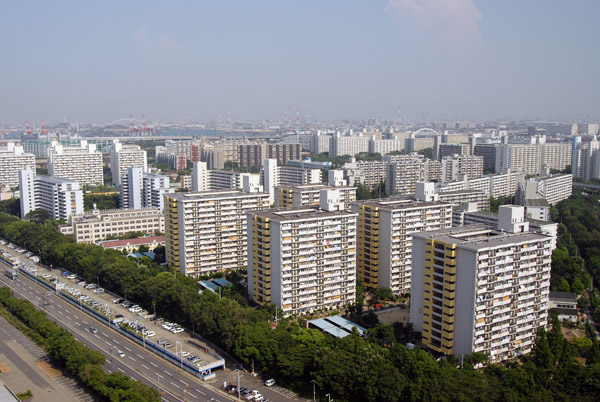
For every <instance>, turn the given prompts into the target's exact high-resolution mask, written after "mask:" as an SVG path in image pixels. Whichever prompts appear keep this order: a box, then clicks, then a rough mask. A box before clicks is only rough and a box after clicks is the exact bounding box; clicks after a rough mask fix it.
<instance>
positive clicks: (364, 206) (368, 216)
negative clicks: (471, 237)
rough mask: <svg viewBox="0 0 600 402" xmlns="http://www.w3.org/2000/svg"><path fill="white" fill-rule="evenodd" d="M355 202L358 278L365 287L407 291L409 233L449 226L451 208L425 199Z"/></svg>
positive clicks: (409, 249)
mask: <svg viewBox="0 0 600 402" xmlns="http://www.w3.org/2000/svg"><path fill="white" fill-rule="evenodd" d="M423 185H425V186H429V187H430V191H431V192H432V191H433V183H427V184H424V183H419V186H420V187H421V189H420V193H421V195H420V196H419V198H406V199H393V198H382V199H377V200H368V201H357V202H354V203H352V206H351V210H352V212H355V213H357V214H358V216H359V218H358V256H357V257H358V276H360V277H361V279H362V280H363V283H364V284H365V286H366V287H368V288H372V289H376V288H380V287H388V288H391V289H392V291H393V292H394V293H396V294H404V293H408V292H410V282H411V248H412V237H411V235H412V233H416V232H420V231H429V230H438V229H444V228H449V227H451V226H452V205H451V204H448V203H444V202H439V201H437V200H436V197H435V196H432V197H429V198H428V197H425V196H424V192H423V189H422V186H423Z"/></svg>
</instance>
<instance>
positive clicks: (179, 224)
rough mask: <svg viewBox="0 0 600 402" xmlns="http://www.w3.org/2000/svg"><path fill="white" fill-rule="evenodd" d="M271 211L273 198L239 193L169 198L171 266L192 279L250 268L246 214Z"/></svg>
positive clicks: (167, 228)
mask: <svg viewBox="0 0 600 402" xmlns="http://www.w3.org/2000/svg"><path fill="white" fill-rule="evenodd" d="M268 207H269V195H268V194H265V193H244V192H242V191H235V190H222V191H204V192H198V193H175V194H169V195H167V196H166V197H165V235H166V249H167V262H168V264H169V266H171V267H173V268H175V269H178V270H179V271H180V272H181V273H183V274H185V275H190V276H194V277H197V276H200V275H205V274H209V273H211V272H221V271H226V270H230V269H240V268H246V265H247V260H248V257H247V253H248V248H247V243H246V238H247V235H246V212H247V211H251V210H258V209H264V208H268Z"/></svg>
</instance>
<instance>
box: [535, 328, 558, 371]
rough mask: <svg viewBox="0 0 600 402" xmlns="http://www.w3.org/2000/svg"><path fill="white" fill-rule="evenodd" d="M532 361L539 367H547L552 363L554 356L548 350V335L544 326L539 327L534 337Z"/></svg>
mask: <svg viewBox="0 0 600 402" xmlns="http://www.w3.org/2000/svg"><path fill="white" fill-rule="evenodd" d="M532 355H533V362H534V363H535V365H536V366H537V367H539V368H544V369H548V368H550V367H551V366H552V364H553V363H554V357H553V356H552V352H551V351H550V345H549V344H548V337H547V334H546V330H545V329H544V327H539V328H538V330H537V336H536V339H535V346H534V348H533V351H532Z"/></svg>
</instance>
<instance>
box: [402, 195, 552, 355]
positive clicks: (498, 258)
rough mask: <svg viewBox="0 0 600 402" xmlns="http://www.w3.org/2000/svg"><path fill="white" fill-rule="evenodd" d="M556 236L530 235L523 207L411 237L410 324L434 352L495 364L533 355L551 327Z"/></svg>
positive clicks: (506, 208)
mask: <svg viewBox="0 0 600 402" xmlns="http://www.w3.org/2000/svg"><path fill="white" fill-rule="evenodd" d="M552 243H553V237H552V236H548V235H544V234H539V233H531V232H529V230H528V222H527V221H526V220H525V219H524V212H523V208H522V207H515V206H503V207H500V211H499V216H498V229H493V228H490V227H489V226H486V225H472V226H465V227H461V228H450V229H442V230H439V231H435V232H423V233H417V234H414V235H413V249H412V261H413V262H412V264H413V265H412V286H411V305H410V322H411V323H412V324H413V325H414V328H415V330H417V331H420V332H421V333H422V339H421V341H422V343H423V344H424V345H425V346H426V347H428V348H429V349H431V350H434V351H436V352H439V353H444V354H453V355H454V356H463V355H471V354H473V353H475V352H477V353H484V354H487V355H488V356H490V360H491V361H492V362H498V361H503V360H507V359H512V358H515V357H517V356H520V355H522V354H525V353H529V352H531V350H532V348H533V345H534V342H535V337H536V331H537V329H538V328H539V327H544V326H545V325H546V324H547V322H548V295H549V292H550V264H551V259H552V257H551V256H552Z"/></svg>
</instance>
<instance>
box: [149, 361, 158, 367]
mask: <svg viewBox="0 0 600 402" xmlns="http://www.w3.org/2000/svg"><path fill="white" fill-rule="evenodd" d="M150 364H151V365H153V366H154V367H156V368H158V366H157V365H156V364H154V363H152V362H150Z"/></svg>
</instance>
